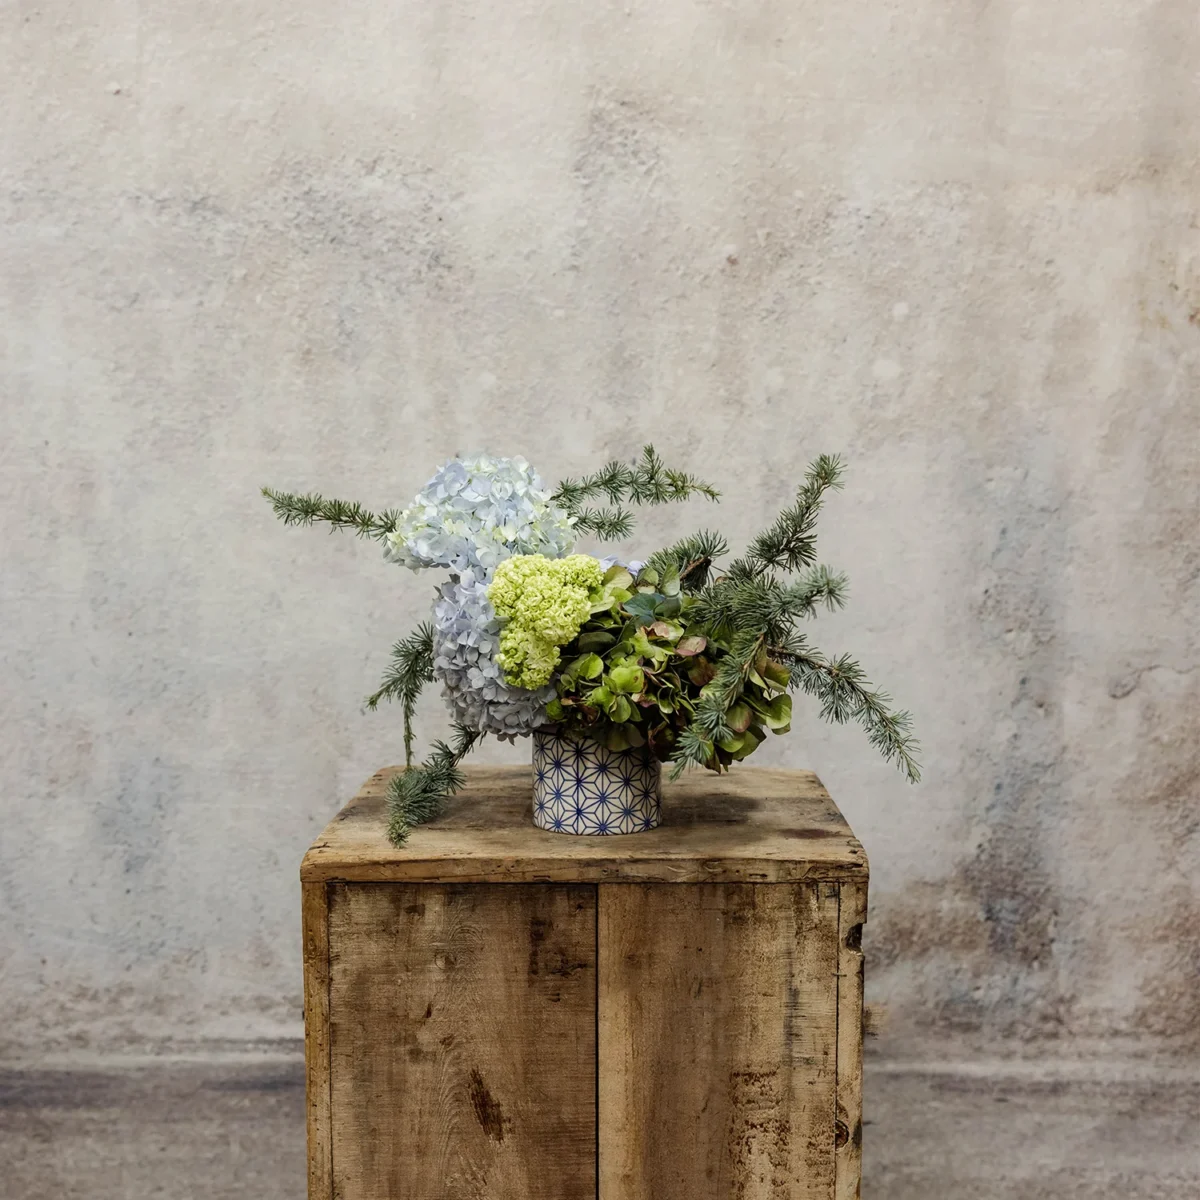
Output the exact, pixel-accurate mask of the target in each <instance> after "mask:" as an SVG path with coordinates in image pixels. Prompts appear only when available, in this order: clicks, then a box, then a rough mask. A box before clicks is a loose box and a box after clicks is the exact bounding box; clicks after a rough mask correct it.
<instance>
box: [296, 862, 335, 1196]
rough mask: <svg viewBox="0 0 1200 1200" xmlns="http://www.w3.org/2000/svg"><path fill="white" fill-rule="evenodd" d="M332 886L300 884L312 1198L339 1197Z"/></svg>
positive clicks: (310, 1187)
mask: <svg viewBox="0 0 1200 1200" xmlns="http://www.w3.org/2000/svg"><path fill="white" fill-rule="evenodd" d="M326 891H327V887H326V885H325V884H323V883H302V884H301V885H300V908H301V916H302V920H303V938H304V1072H305V1105H306V1110H307V1119H308V1197H309V1200H332V1198H333V1159H332V1150H333V1141H332V1137H331V1133H330V1107H329V906H328V900H327V897H326Z"/></svg>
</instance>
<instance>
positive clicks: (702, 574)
mask: <svg viewBox="0 0 1200 1200" xmlns="http://www.w3.org/2000/svg"><path fill="white" fill-rule="evenodd" d="M728 552H729V546H728V543H727V542H726V541H725V539H724V538H723V537H722V536H721V535H720V534H719V533H715V532H713V531H712V530H709V529H702V530H701V531H700V532H699V533H694V534H692V535H691V536H690V537H686V538H682V539H681V540H680V541H678V542H676V543H675V544H674V545H673V546H667V547H666V548H665V549H663V550H659V551H658V552H657V553H656V554H654V555H652V556H651V558H650V561H649V562H648V563H647V565H648V566H650V567H653V568H654V569H655V570H656V571H658V572H659V573H660V574H662V573H665V572H670V571H675V572H676V573H677V574H678V575H679V584H680V587H681V588H682V590H683V591H685V592H687V593H689V594H690V595H694V594H695V593H697V592H699V591H701V590H702V589H703V588H704V587H705V585H706V584H707V583H708V576H709V571H710V569H711V567H712V564H713V561H714V560H715V559H717V558H720V557H721V555H722V554H727V553H728Z"/></svg>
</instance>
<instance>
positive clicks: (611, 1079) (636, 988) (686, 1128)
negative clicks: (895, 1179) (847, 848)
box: [598, 883, 838, 1200]
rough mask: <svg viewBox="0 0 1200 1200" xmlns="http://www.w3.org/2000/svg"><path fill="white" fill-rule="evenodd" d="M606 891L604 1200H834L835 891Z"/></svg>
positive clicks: (601, 925)
mask: <svg viewBox="0 0 1200 1200" xmlns="http://www.w3.org/2000/svg"><path fill="white" fill-rule="evenodd" d="M598 892H599V922H598V929H599V962H600V980H601V985H600V998H599V1057H600V1197H601V1200H768V1198H770V1200H784V1198H787V1200H816V1198H817V1197H820V1198H821V1200H831V1198H832V1197H833V1195H834V1179H835V1165H834V1157H835V1116H836V1102H837V1096H836V1083H837V1080H836V1070H837V1012H836V1005H837V997H838V981H837V971H838V888H837V886H836V885H833V884H828V883H807V884H799V885H790V886H788V885H775V884H768V885H745V884H730V885H723V886H713V885H708V884H702V885H698V886H694V887H669V886H662V885H644V886H639V885H630V884H621V885H603V886H601V887H600V888H599V889H598Z"/></svg>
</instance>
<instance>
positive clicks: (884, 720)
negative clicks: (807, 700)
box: [770, 646, 921, 783]
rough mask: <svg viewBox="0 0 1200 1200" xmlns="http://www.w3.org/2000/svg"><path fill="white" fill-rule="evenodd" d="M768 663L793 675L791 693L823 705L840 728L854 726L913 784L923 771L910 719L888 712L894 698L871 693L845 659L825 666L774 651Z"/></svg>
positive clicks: (810, 654) (806, 655)
mask: <svg viewBox="0 0 1200 1200" xmlns="http://www.w3.org/2000/svg"><path fill="white" fill-rule="evenodd" d="M770 653H771V655H772V657H777V658H778V659H779V660H780V661H782V662H784V663H786V664H787V665H788V666H789V668H790V670H791V677H792V687H794V688H798V689H799V690H800V691H802V692H804V693H805V694H806V695H809V696H815V697H816V698H817V699H818V700H819V701H820V702H821V717H822V719H823V720H826V721H832V722H834V723H835V724H838V725H842V724H845V723H846V722H847V721H852V720H853V721H857V722H858V723H859V724H860V725H862V726H863V728H864V729H865V730H866V731H867V737H868V739H869V740H870V742H871V745H873V746H874V747H875V748H876V749H877V750H878V751H879V752H880V753H881V754H882V755H883V757H884V758H885V759H886V760H887V761H888V762H895V763H896V765H897V766H898V767H899V768H900V770H901V771H903V772H904V774H905V775H906V776H907V777H908V779H909V782H911V783H917V782H918V781H919V780H920V778H921V767H920V764H919V763H918V762H917V755H918V754H919V753H920V749H921V746H920V743H919V742H918V741H917V739H916V737H915V736H914V735H913V733H912V715H911V714H910V713H908V712H892V711H891V704H892V698H891V696H889V695H888V694H887V692H884V691H882V690H879V689H876V688H874V687H872V685H871V683H870V681H869V680H868V679H867V677H866V672H865V671H864V670H863V668H862V667H861V666H860V665H859V664H858V663H857V662H856V661H855V660H854V659H853V658H851V657H850V655H848V654H843V655H842V656H841V657H839V658H835V659H832V660H827V659H826V658H825V657H824V656H823V655H822V654H821V653H820V652H819V651H818V650H816V649H814V648H811V647H806V648H804V649H796V648H794V647H793V648H788V647H783V646H773V647H771V648H770Z"/></svg>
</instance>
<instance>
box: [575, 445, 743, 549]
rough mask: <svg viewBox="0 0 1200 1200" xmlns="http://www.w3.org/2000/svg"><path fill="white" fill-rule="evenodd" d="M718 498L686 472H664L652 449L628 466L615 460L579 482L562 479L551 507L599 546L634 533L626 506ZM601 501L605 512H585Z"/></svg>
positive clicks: (590, 510)
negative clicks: (561, 511) (590, 504)
mask: <svg viewBox="0 0 1200 1200" xmlns="http://www.w3.org/2000/svg"><path fill="white" fill-rule="evenodd" d="M720 495H721V494H720V492H718V491H717V490H716V488H714V487H713V486H712V485H711V484H708V483H705V482H704V481H703V480H701V479H697V478H696V476H694V475H690V474H688V472H686V471H678V470H676V469H675V468H673V467H668V466H667V465H666V463H665V462H663V460H662V458H661V457H660V456H659V454H658V452H657V451H656V450H655V449H654V447H653V446H644V447H643V448H642V456H641V458H640V459H636V460H635V461H634V462H632V463H623V462H620V461H619V460H616V459H614V460H613V461H612V462H608V463H605V464H604V466H603V467H601V468H600V470H598V471H596V472H594V473H593V474H591V475H584V476H583V477H581V478H579V479H564V480H563V481H562V482H561V483H560V484H559V485H558V487H557V488H556V489H555V492H554V497H553V499H554V502H555V504H558V505H560V506H561V507H562V508H563V509H565V510H566V512H567V513H568V514H569V515H570V516H572V517H575V518H576V521H575V528H576V529H577V530H578V531H579V532H580V533H590V534H593V535H595V536H596V537H598V538H600V539H601V540H602V541H608V542H612V541H620V540H622V539H624V538H627V537H628V536H629V535H630V533H632V532H633V514H632V513H630V512H629V510H628V509H626V508H624V507H623V505H625V504H635V505H639V506H643V505H649V504H671V503H674V502H675V501H678V500H687V499H689V498H690V497H692V496H705V497H707V498H708V499H709V500H719V499H720ZM601 499H603V500H606V501H607V502H608V504H609V505H610V507H606V508H602V509H594V508H588V507H585V506H586V505H587V504H588V502H589V501H596V500H601Z"/></svg>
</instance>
